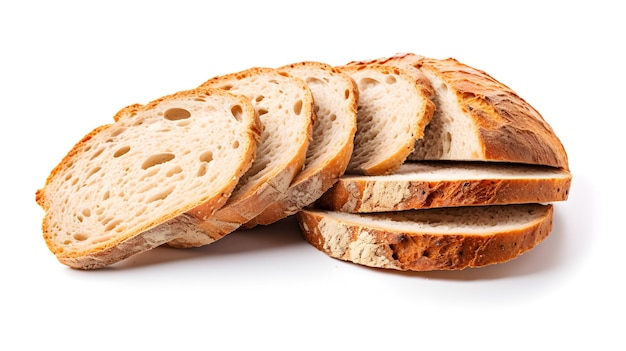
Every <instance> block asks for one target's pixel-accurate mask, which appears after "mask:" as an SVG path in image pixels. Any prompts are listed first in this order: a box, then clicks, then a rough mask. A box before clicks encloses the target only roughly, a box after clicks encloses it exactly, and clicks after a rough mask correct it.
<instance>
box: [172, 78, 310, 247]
mask: <svg viewBox="0 0 626 351" xmlns="http://www.w3.org/2000/svg"><path fill="white" fill-rule="evenodd" d="M201 87H203V88H207V87H210V88H219V89H223V90H227V91H230V92H232V93H235V94H241V95H244V96H246V97H248V98H249V99H250V101H252V104H253V106H254V108H255V110H256V111H257V112H258V114H259V117H260V119H261V123H262V124H263V132H262V133H261V139H260V141H259V145H258V150H257V154H256V158H255V160H254V162H253V164H252V167H251V168H250V169H249V170H248V172H246V174H244V176H243V177H241V179H240V180H239V183H238V184H237V187H236V188H235V190H234V191H233V194H232V195H231V196H230V198H229V199H228V201H227V203H226V204H225V205H224V206H223V207H222V208H220V209H219V210H218V211H216V212H215V213H214V214H213V215H212V216H210V217H208V218H206V219H205V220H204V221H202V223H200V227H201V229H202V231H204V232H205V234H204V235H202V234H200V235H198V232H190V233H185V234H184V235H183V236H181V237H179V238H177V239H176V240H172V241H170V242H169V243H168V245H170V246H174V247H179V248H186V247H197V246H203V245H207V244H210V243H212V242H214V241H215V240H217V239H220V238H222V237H224V236H225V235H227V234H229V233H231V232H233V231H235V230H237V229H238V228H239V227H241V226H242V225H243V224H245V223H246V222H248V221H250V220H252V219H253V218H254V217H256V216H257V215H259V214H260V213H261V212H263V210H265V209H266V208H267V207H268V206H269V205H270V204H272V203H273V202H274V201H275V200H276V199H278V198H280V197H281V196H283V193H285V192H286V191H287V189H288V188H289V185H290V184H291V182H292V180H293V179H294V177H295V176H296V174H297V173H298V172H299V171H300V170H301V169H302V167H303V165H304V161H305V158H306V151H307V147H308V145H309V140H310V139H311V134H312V125H313V121H314V117H315V115H314V112H313V95H312V93H311V90H310V89H309V87H308V86H307V85H306V84H305V83H304V81H302V80H301V79H299V78H296V77H293V76H290V75H288V74H287V73H284V72H279V71H277V70H275V69H272V68H263V67H259V68H250V69H248V70H245V71H241V72H237V73H232V74H227V75H224V76H218V77H214V78H212V79H209V80H208V81H206V82H204V83H203V84H202V85H201Z"/></svg>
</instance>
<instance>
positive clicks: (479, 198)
mask: <svg viewBox="0 0 626 351" xmlns="http://www.w3.org/2000/svg"><path fill="white" fill-rule="evenodd" d="M571 181H572V175H571V173H570V172H569V171H567V170H564V169H561V168H554V167H548V166H537V165H526V164H514V163H499V162H479V161H478V162H464V161H422V162H408V163H405V164H403V165H402V166H400V168H399V169H398V170H397V171H396V172H395V173H394V174H391V175H382V176H357V175H344V176H343V177H341V179H339V181H338V182H337V183H336V184H335V185H334V186H333V187H332V188H331V189H329V190H328V191H327V192H326V193H325V194H324V195H323V196H321V197H320V199H319V200H318V201H317V202H316V206H317V207H318V208H322V209H327V210H335V211H344V212H385V211H403V210H408V209H421V208H433V207H457V206H475V205H494V204H520V203H543V202H554V201H565V200H567V198H568V195H569V189H570V184H571Z"/></svg>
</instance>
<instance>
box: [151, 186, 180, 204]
mask: <svg viewBox="0 0 626 351" xmlns="http://www.w3.org/2000/svg"><path fill="white" fill-rule="evenodd" d="M173 191H174V188H173V187H170V188H168V189H164V190H163V191H161V192H159V193H156V194H154V196H152V197H151V198H149V199H148V202H155V201H159V200H165V198H167V197H168V196H169V195H170V194H171V193H172V192H173Z"/></svg>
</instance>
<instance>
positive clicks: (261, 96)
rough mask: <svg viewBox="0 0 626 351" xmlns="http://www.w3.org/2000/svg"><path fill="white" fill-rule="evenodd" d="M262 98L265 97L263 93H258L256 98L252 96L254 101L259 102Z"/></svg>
mask: <svg viewBox="0 0 626 351" xmlns="http://www.w3.org/2000/svg"><path fill="white" fill-rule="evenodd" d="M263 99H265V96H263V95H259V96H257V97H256V98H254V101H256V102H261V101H263Z"/></svg>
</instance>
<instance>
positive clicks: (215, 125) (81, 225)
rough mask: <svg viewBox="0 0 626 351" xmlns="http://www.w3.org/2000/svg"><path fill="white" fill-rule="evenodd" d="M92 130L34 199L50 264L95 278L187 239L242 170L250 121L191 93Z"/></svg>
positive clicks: (226, 101)
mask: <svg viewBox="0 0 626 351" xmlns="http://www.w3.org/2000/svg"><path fill="white" fill-rule="evenodd" d="M116 120H117V121H116V122H115V123H113V124H109V125H104V126H101V127H98V128H96V129H94V130H93V131H92V132H90V133H89V134H87V135H86V136H85V137H84V138H82V139H81V140H80V141H79V142H78V143H77V144H76V145H75V146H74V147H73V148H72V149H71V150H70V151H69V153H68V154H67V155H66V156H65V157H64V158H63V159H62V161H61V162H60V163H59V165H58V166H56V167H55V168H54V169H53V170H52V172H51V173H50V175H49V177H48V178H47V180H46V184H45V186H44V187H43V188H41V189H39V190H38V191H37V194H36V201H37V203H38V204H39V205H40V206H41V207H42V208H43V209H44V210H45V215H44V218H43V224H42V229H43V236H44V239H45V241H46V243H47V245H48V247H49V249H50V250H51V251H52V253H54V254H55V255H56V257H57V259H58V260H59V261H60V262H61V263H63V264H66V265H68V266H70V267H73V268H79V269H95V268H101V267H104V266H107V265H110V264H113V263H115V262H118V261H121V260H123V259H125V258H128V257H130V256H132V255H134V254H138V253H140V252H143V251H147V250H149V249H151V248H154V247H156V246H158V245H161V244H164V243H166V242H168V241H170V240H172V239H175V238H176V237H178V236H181V235H182V234H183V233H185V232H194V231H196V223H199V222H201V221H203V220H206V219H207V218H208V217H210V216H211V215H213V214H214V213H215V211H216V210H218V209H219V208H220V207H222V206H223V205H224V204H225V203H226V200H227V199H228V198H229V196H230V195H231V192H232V191H233V189H234V188H235V185H236V184H237V182H238V180H239V178H240V177H241V176H242V175H243V174H244V173H245V172H246V171H247V170H248V169H249V168H250V166H251V164H252V160H253V159H254V156H255V151H256V147H257V141H258V139H259V137H260V130H261V124H260V120H259V118H258V116H257V114H256V112H255V110H254V108H253V107H252V104H251V103H250V101H249V100H248V99H246V98H245V97H243V96H236V95H233V94H230V93H228V92H225V91H223V90H218V89H196V90H192V91H184V92H179V93H176V94H173V95H169V96H165V97H162V98H160V99H158V100H155V101H153V102H151V103H149V104H147V105H132V106H129V107H127V108H124V109H123V110H122V111H120V113H118V115H117V116H116Z"/></svg>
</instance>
